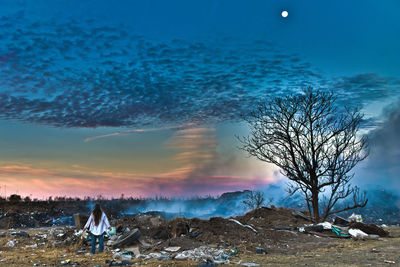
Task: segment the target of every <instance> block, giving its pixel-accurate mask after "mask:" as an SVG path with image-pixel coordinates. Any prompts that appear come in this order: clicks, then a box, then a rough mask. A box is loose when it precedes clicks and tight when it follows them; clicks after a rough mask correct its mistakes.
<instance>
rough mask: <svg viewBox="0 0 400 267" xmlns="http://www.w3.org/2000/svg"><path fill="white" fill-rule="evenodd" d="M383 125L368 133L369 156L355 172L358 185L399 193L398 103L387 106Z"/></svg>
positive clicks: (399, 111)
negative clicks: (378, 187)
mask: <svg viewBox="0 0 400 267" xmlns="http://www.w3.org/2000/svg"><path fill="white" fill-rule="evenodd" d="M384 115H385V117H386V120H385V121H384V122H383V124H382V125H381V126H380V127H379V128H376V129H375V130H372V131H371V132H370V133H369V140H370V155H369V157H368V158H367V159H366V160H365V162H363V163H362V165H361V166H360V168H359V169H358V170H357V172H356V177H355V180H354V181H355V182H356V183H357V184H359V185H364V186H368V187H374V186H376V185H379V186H381V187H382V188H386V189H391V190H396V191H400V183H399V176H400V165H399V162H400V138H399V133H400V101H399V102H397V103H396V104H394V105H391V106H389V107H388V108H387V109H386V110H385V112H384Z"/></svg>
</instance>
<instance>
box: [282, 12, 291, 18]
mask: <svg viewBox="0 0 400 267" xmlns="http://www.w3.org/2000/svg"><path fill="white" fill-rule="evenodd" d="M288 15H289V13H288V12H287V11H286V10H285V11H282V17H284V18H286V17H287V16H288Z"/></svg>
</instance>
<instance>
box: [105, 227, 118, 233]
mask: <svg viewBox="0 0 400 267" xmlns="http://www.w3.org/2000/svg"><path fill="white" fill-rule="evenodd" d="M107 233H108V234H109V235H116V234H117V230H116V229H115V227H114V226H113V227H111V230H110V231H108V232H107Z"/></svg>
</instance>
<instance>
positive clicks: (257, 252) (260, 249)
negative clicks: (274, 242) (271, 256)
mask: <svg viewBox="0 0 400 267" xmlns="http://www.w3.org/2000/svg"><path fill="white" fill-rule="evenodd" d="M254 252H255V253H256V254H267V251H266V250H265V249H263V248H257V249H256V251H254Z"/></svg>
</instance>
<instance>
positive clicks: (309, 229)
mask: <svg viewBox="0 0 400 267" xmlns="http://www.w3.org/2000/svg"><path fill="white" fill-rule="evenodd" d="M304 231H305V232H306V233H309V232H322V231H324V227H323V226H322V225H310V226H305V227H304Z"/></svg>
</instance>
